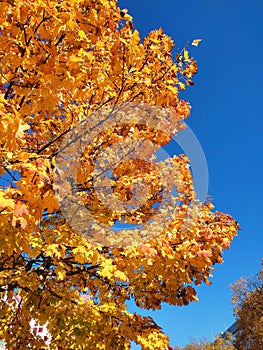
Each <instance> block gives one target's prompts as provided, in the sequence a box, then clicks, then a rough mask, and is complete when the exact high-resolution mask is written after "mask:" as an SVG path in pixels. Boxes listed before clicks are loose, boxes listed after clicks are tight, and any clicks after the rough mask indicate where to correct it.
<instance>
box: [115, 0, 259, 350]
mask: <svg viewBox="0 0 263 350" xmlns="http://www.w3.org/2000/svg"><path fill="white" fill-rule="evenodd" d="M119 4H120V7H121V8H128V9H129V12H130V14H131V15H132V16H133V17H134V23H135V27H136V29H138V30H139V31H140V33H141V36H145V35H146V34H147V33H148V32H149V31H150V30H152V29H156V28H159V27H162V28H163V29H164V31H165V32H166V33H167V34H168V35H171V36H172V37H173V38H174V39H175V42H176V44H177V46H178V47H182V46H183V45H184V44H185V43H186V42H187V41H192V40H193V39H196V38H202V39H203V42H202V43H201V44H200V46H199V47H198V48H195V47H193V48H192V50H191V54H192V55H193V56H194V57H195V58H196V59H197V61H198V65H199V73H198V76H197V77H196V78H195V82H196V85H195V86H194V87H191V88H188V90H187V92H186V93H185V94H184V97H185V98H187V99H188V101H189V102H190V103H191V105H192V107H193V108H192V114H191V116H190V117H189V118H188V120H187V124H188V125H189V126H190V127H191V128H192V130H193V131H194V133H195V134H196V136H197V137H198V139H199V142H200V143H201V145H202V147H203V150H204V152H205V155H206V159H207V163H208V167H209V194H210V195H211V196H212V197H213V198H214V201H213V203H214V204H215V205H216V209H217V210H220V211H225V212H228V213H230V214H231V215H232V216H234V218H235V219H236V220H238V221H239V223H240V226H241V227H242V231H240V234H239V236H238V237H237V238H236V239H235V240H234V242H233V244H232V246H231V247H230V249H229V250H228V251H227V252H226V253H225V254H224V258H225V263H224V264H223V265H216V271H215V273H214V278H213V279H212V282H213V284H212V286H210V287H207V286H203V287H200V288H198V296H199V299H200V301H199V303H194V304H192V305H190V306H187V307H183V308H176V307H171V306H169V305H164V306H163V309H162V310H161V311H158V312H152V313H148V312H143V314H150V315H151V316H153V317H154V319H155V320H156V321H157V323H159V324H160V325H161V326H162V327H163V330H164V331H165V332H166V333H167V334H168V335H169V336H170V339H171V344H175V343H176V344H178V345H180V346H183V345H185V344H186V342H187V341H188V340H189V337H206V338H208V339H211V338H212V337H213V335H214V334H217V333H219V332H221V331H224V330H225V328H227V327H228V326H230V325H231V324H232V322H233V321H234V318H233V312H232V306H231V302H230V299H231V290H230V288H229V285H230V284H231V283H234V282H235V281H236V280H237V279H238V278H239V277H241V276H248V275H250V274H254V273H256V272H257V271H258V270H259V268H260V261H261V258H262V257H263V239H262V233H263V229H262V219H263V214H262V208H263V206H262V198H263V190H262V178H263V177H262V173H263V157H262V152H263V118H262V114H263V112H262V101H263V89H262V84H263V21H262V18H263V3H262V1H261V0H250V1H247V0H213V1H211V0H199V1H196V0H189V1H177V0H162V1H160V0H143V1H141V0H122V1H120V2H119Z"/></svg>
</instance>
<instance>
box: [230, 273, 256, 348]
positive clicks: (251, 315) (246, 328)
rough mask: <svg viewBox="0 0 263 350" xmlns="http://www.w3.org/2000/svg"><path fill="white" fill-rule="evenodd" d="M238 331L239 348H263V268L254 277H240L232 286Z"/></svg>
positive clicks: (237, 341) (237, 345)
mask: <svg viewBox="0 0 263 350" xmlns="http://www.w3.org/2000/svg"><path fill="white" fill-rule="evenodd" d="M232 288H233V291H234V294H233V300H232V301H233V304H234V311H235V314H236V317H237V325H238V331H237V334H236V342H235V346H236V348H237V349H238V350H243V349H246V350H258V349H263V269H261V271H260V272H259V273H258V274H257V275H256V276H254V277H250V278H240V279H239V280H238V281H237V282H236V283H235V284H234V286H233V287H232Z"/></svg>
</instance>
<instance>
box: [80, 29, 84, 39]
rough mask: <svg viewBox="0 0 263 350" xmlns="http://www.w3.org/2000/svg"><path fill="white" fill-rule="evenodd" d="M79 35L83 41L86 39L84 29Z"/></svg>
mask: <svg viewBox="0 0 263 350" xmlns="http://www.w3.org/2000/svg"><path fill="white" fill-rule="evenodd" d="M78 35H79V37H80V38H81V39H86V34H85V32H84V31H83V30H82V29H81V30H79V32H78Z"/></svg>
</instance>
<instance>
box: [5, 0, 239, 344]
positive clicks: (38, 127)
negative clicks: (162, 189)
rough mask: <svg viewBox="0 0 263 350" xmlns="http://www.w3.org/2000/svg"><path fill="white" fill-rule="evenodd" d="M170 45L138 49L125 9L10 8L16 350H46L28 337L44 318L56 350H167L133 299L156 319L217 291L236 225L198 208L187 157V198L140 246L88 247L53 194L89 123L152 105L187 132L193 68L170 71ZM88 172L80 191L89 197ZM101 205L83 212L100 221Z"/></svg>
mask: <svg viewBox="0 0 263 350" xmlns="http://www.w3.org/2000/svg"><path fill="white" fill-rule="evenodd" d="M173 46H174V43H173V41H172V39H171V38H170V37H168V36H166V35H165V34H164V33H163V31H162V30H154V31H152V32H151V33H149V35H148V36H147V37H146V38H145V39H144V40H141V38H140V36H139V33H138V31H137V30H134V28H133V24H132V18H131V17H130V16H129V15H128V14H127V12H126V11H122V10H120V9H119V8H118V7H117V3H116V1H115V0H81V1H80V0H70V1H63V0H57V1H55V0H34V1H29V0H19V1H18V0H8V1H3V0H1V1H0V79H1V89H0V140H1V141H0V172H1V175H2V179H1V182H0V183H1V190H0V214H1V216H0V307H1V319H0V322H1V325H0V338H1V339H5V341H6V344H7V347H8V348H10V349H11V348H12V349H13V348H23V349H27V348H30V349H41V348H44V347H45V344H44V343H43V341H42V340H41V339H40V338H38V337H36V336H33V335H30V331H29V326H28V324H29V320H30V319H31V318H34V319H35V320H36V321H37V322H39V323H40V324H45V323H46V322H48V330H49V332H50V334H51V336H52V342H51V344H50V349H56V348H57V347H58V346H60V347H61V348H63V349H69V348H74V349H129V348H130V343H131V341H134V342H135V343H137V344H140V345H141V346H142V349H145V350H146V349H156V350H158V349H160V350H163V349H166V348H168V337H167V336H166V335H164V334H163V333H162V331H161V329H160V327H158V325H156V323H155V322H154V321H153V320H152V319H151V318H150V317H141V316H139V315H137V314H135V313H134V314H133V313H130V312H128V311H127V306H126V303H127V300H129V299H130V298H133V299H134V300H135V302H136V304H137V305H138V306H139V307H142V308H146V309H149V308H152V309H158V308H160V307H161V303H162V302H167V303H169V304H173V305H183V304H188V303H189V302H191V301H195V300H197V297H196V292H195V289H194V288H193V286H192V284H193V282H194V283H195V284H196V285H199V284H200V283H202V282H206V283H210V282H209V280H208V278H209V276H210V275H211V271H212V269H213V265H214V264H215V263H218V262H219V263H220V262H222V261H223V260H222V255H221V253H222V250H223V249H225V248H228V247H229V245H230V242H231V240H232V238H233V237H234V236H235V235H236V231H237V229H238V226H237V224H236V222H235V221H234V220H233V219H232V218H231V217H230V216H229V215H226V214H223V213H218V212H213V211H212V208H213V207H212V205H211V204H210V203H196V202H195V200H194V191H193V189H192V178H191V174H190V170H189V167H188V163H187V159H185V158H184V157H174V159H173V162H174V164H176V165H177V167H178V169H180V177H179V178H180V184H181V186H180V187H181V191H182V193H184V191H187V194H189V193H190V196H189V195H187V196H185V197H184V201H183V202H182V204H181V206H177V207H176V208H174V213H173V220H171V222H170V223H169V225H168V226H167V227H165V228H164V229H163V230H162V233H161V234H160V235H159V236H158V237H157V238H155V239H152V240H150V241H148V242H146V243H144V244H140V245H137V246H130V247H127V248H116V247H115V248H114V247H111V246H102V245H100V244H97V245H96V244H93V243H91V242H90V241H89V240H87V239H86V238H85V237H83V236H82V235H80V234H78V232H75V231H74V230H73V229H72V228H71V227H70V226H69V224H68V223H67V222H66V220H65V219H64V218H63V215H62V213H61V211H60V207H59V203H58V200H57V198H56V195H55V190H54V170H55V167H56V161H55V159H56V155H57V152H58V150H59V148H60V145H61V142H62V140H63V137H64V136H65V135H67V133H68V132H69V131H70V130H71V129H72V128H73V127H74V126H75V125H78V123H79V122H80V121H83V120H85V119H88V118H89V117H90V115H91V113H92V112H94V111H98V110H100V109H101V108H103V107H105V106H116V105H118V104H119V103H127V102H138V103H139V102H140V103H141V102H143V103H148V104H152V105H155V106H159V107H165V108H167V110H168V111H171V112H174V113H175V114H176V116H177V122H178V123H180V122H181V120H183V119H185V118H186V117H187V116H188V115H189V112H190V106H189V105H188V103H186V102H185V101H182V100H179V97H178V93H179V90H180V89H184V88H185V85H186V84H190V85H191V84H192V83H191V78H192V76H193V75H194V74H195V73H196V72H197V66H196V63H195V61H194V60H193V59H191V58H190V57H189V54H188V53H187V51H186V50H185V51H184V54H183V55H181V56H180V57H177V60H173V55H172V49H173ZM137 129H138V128H137ZM137 129H136V128H134V129H133V131H132V130H131V129H130V131H129V132H136V130H137ZM119 132H120V133H121V135H123V136H124V135H125V133H126V132H127V130H125V128H124V129H121V130H120V131H119ZM101 137H102V138H103V137H105V135H102V136H101ZM168 141H169V140H167V142H168ZM108 142H110V141H108ZM99 144H100V145H101V147H106V146H107V142H106V143H105V144H103V142H99V141H98V142H96V143H95V144H94V147H93V148H91V149H89V150H87V157H88V156H89V155H92V156H94V155H96V151H97V146H98V145H99ZM87 157H86V158H87ZM86 166H87V165H86ZM126 166H127V167H129V164H126ZM136 166H139V165H138V164H136ZM84 168H85V167H84ZM80 169H81V171H82V172H80V176H79V182H80V183H79V185H80V187H83V186H84V187H85V186H88V185H87V184H86V182H85V181H84V180H83V179H84V178H85V176H84V175H83V164H81V165H80ZM123 174H124V173H123V172H122V173H119V174H118V176H119V177H120V178H121V179H123V178H124V177H125V176H123ZM125 174H126V173H125ZM88 176H91V175H90V172H89V171H88V170H87V177H88ZM4 177H5V178H7V177H9V180H10V183H9V185H8V184H6V183H5V182H4V180H3V178H4ZM121 179H120V180H119V181H122V180H121ZM153 183H154V182H153ZM119 187H120V189H121V190H122V188H123V186H122V184H120V186H119ZM121 190H120V191H119V193H120V194H121V193H122V191H121ZM121 195H122V194H121ZM122 196H123V198H125V196H126V195H125V194H123V195H122ZM93 199H94V198H93V197H92V196H90V197H88V196H87V198H86V199H85V200H84V202H85V201H86V202H85V205H86V206H87V207H88V208H90V209H91V210H92V211H93V212H94V213H98V212H100V210H101V208H100V205H99V203H98V204H96V202H94V201H93ZM189 213H190V214H189ZM102 214H103V215H104V217H106V218H107V212H104V213H102ZM141 214H142V215H143V212H141ZM103 215H102V216H103ZM145 215H146V213H145ZM189 215H190V217H191V220H190V224H189V226H188V229H187V230H185V229H182V228H183V225H184V221H185V220H186V219H187V218H188V217H189ZM99 216H101V215H99ZM110 220H114V217H111V218H110ZM110 220H109V221H110ZM105 222H107V220H106V221H105ZM157 224H158V223H157ZM160 225H162V223H160ZM17 293H18V294H19V295H20V296H21V298H22V302H21V303H20V305H19V307H18V306H17V305H16V303H15V301H14V299H13V297H14V295H15V294H17ZM85 295H86V296H87V295H88V298H84V297H83V296H85ZM7 301H8V302H7Z"/></svg>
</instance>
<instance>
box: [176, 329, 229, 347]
mask: <svg viewBox="0 0 263 350" xmlns="http://www.w3.org/2000/svg"><path fill="white" fill-rule="evenodd" d="M174 350H236V348H235V347H234V345H233V337H232V335H231V334H230V333H228V334H227V335H226V337H224V338H222V337H220V336H219V337H217V338H216V339H215V340H214V341H212V342H208V341H205V340H193V341H192V342H191V343H189V344H187V345H185V346H184V347H183V348H180V347H178V346H175V348H174Z"/></svg>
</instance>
